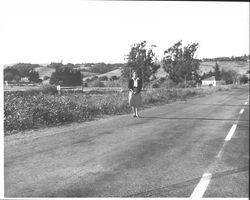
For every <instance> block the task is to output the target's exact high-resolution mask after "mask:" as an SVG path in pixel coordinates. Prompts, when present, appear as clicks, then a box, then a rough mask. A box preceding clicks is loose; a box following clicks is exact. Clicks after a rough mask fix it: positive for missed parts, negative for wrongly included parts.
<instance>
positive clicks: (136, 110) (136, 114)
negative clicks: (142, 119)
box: [135, 107, 139, 117]
mask: <svg viewBox="0 0 250 200" xmlns="http://www.w3.org/2000/svg"><path fill="white" fill-rule="evenodd" d="M135 116H136V117H139V115H138V108H137V107H135Z"/></svg>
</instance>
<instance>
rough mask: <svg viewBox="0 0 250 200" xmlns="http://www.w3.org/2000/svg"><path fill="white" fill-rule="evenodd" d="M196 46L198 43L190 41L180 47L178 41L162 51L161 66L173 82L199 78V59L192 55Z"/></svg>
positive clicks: (180, 42)
mask: <svg viewBox="0 0 250 200" xmlns="http://www.w3.org/2000/svg"><path fill="white" fill-rule="evenodd" d="M198 46H199V44H198V43H191V44H189V45H187V46H185V47H182V41H179V42H177V43H176V44H174V45H173V46H172V47H170V48H169V49H167V50H166V51H164V58H163V68H164V70H165V71H166V72H167V73H168V74H169V77H170V79H171V80H173V81H174V82H175V83H180V82H183V81H184V80H185V81H189V80H196V81H198V80H199V65H200V60H198V59H196V58H195V57H194V56H195V53H196V51H197V49H198Z"/></svg>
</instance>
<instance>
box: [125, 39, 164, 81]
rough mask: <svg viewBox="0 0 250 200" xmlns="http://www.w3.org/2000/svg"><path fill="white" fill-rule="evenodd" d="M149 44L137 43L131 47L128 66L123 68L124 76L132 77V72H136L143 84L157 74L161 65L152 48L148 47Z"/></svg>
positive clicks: (144, 42)
mask: <svg viewBox="0 0 250 200" xmlns="http://www.w3.org/2000/svg"><path fill="white" fill-rule="evenodd" d="M146 45H147V42H146V41H143V42H141V43H136V44H133V45H132V46H131V50H130V52H129V54H128V55H127V64H126V65H124V67H123V68H122V76H123V77H126V78H128V77H130V76H131V71H133V70H135V71H137V72H138V74H139V76H140V77H141V78H142V81H143V82H149V80H150V77H151V76H152V75H153V74H155V73H156V71H157V70H158V69H159V67H160V65H158V64H157V63H156V62H155V61H156V56H155V53H154V52H153V50H152V48H147V47H146Z"/></svg>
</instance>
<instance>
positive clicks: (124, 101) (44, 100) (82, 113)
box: [4, 86, 232, 135]
mask: <svg viewBox="0 0 250 200" xmlns="http://www.w3.org/2000/svg"><path fill="white" fill-rule="evenodd" d="M231 87H232V86H220V87H207V88H171V89H169V90H168V89H166V88H157V89H148V90H144V91H143V92H142V99H143V108H146V107H150V106H153V105H156V104H161V103H170V102H173V101H177V100H184V99H186V98H188V97H193V96H197V95H207V94H211V93H213V92H216V91H225V90H229V89H230V88H231ZM130 112H131V111H130V108H129V106H128V92H127V91H123V92H114V91H113V92H101V91H98V92H97V91H96V92H95V91H92V92H82V91H79V92H67V93H62V94H61V95H58V94H57V91H56V90H55V88H54V87H46V88H43V89H42V90H41V89H40V90H28V91H16V92H5V95H4V129H5V130H4V133H5V135H9V134H13V133H16V132H19V131H24V130H28V129H38V128H42V127H48V126H59V125H62V124H68V123H71V122H84V121H90V120H93V119H95V118H97V117H99V116H102V115H117V114H125V113H130Z"/></svg>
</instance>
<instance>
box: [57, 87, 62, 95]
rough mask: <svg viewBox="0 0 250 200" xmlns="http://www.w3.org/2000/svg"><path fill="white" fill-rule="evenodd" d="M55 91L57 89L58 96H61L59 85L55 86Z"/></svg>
mask: <svg viewBox="0 0 250 200" xmlns="http://www.w3.org/2000/svg"><path fill="white" fill-rule="evenodd" d="M56 89H57V91H58V94H59V95H61V86H60V85H57V86H56Z"/></svg>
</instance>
